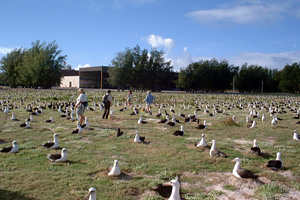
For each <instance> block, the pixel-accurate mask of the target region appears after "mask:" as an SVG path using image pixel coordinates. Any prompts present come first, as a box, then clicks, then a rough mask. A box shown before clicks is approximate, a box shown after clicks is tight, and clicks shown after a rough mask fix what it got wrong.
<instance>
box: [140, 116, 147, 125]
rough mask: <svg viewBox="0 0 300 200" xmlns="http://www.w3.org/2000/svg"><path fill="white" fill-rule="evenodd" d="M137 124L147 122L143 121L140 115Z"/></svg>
mask: <svg viewBox="0 0 300 200" xmlns="http://www.w3.org/2000/svg"><path fill="white" fill-rule="evenodd" d="M138 124H147V122H146V121H143V118H142V116H141V117H140V119H139V120H138Z"/></svg>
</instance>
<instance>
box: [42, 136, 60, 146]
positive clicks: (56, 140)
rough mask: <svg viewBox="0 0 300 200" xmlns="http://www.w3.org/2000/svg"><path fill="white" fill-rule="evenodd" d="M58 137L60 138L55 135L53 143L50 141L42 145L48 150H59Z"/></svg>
mask: <svg viewBox="0 0 300 200" xmlns="http://www.w3.org/2000/svg"><path fill="white" fill-rule="evenodd" d="M57 137H58V134H57V133H55V134H54V140H53V142H51V141H48V142H46V143H44V144H42V146H44V147H45V148H47V149H56V148H58V147H59V142H58V139H57Z"/></svg>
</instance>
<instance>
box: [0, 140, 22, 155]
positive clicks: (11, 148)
mask: <svg viewBox="0 0 300 200" xmlns="http://www.w3.org/2000/svg"><path fill="white" fill-rule="evenodd" d="M0 152H3V153H17V152H19V145H18V143H17V141H13V142H12V146H9V147H4V148H3V149H0Z"/></svg>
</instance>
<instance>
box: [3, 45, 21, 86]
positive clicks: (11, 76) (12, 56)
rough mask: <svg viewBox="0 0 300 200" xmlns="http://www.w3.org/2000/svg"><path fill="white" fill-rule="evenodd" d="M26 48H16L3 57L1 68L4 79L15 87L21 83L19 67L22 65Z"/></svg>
mask: <svg viewBox="0 0 300 200" xmlns="http://www.w3.org/2000/svg"><path fill="white" fill-rule="evenodd" d="M24 53H25V50H24V49H23V48H19V49H14V50H12V51H11V52H10V53H8V54H7V55H6V56H4V57H2V59H1V61H0V63H1V70H2V71H3V74H2V76H3V77H2V79H4V80H3V81H4V82H5V83H6V84H8V85H9V86H10V87H12V88H15V87H16V86H17V85H18V84H20V80H19V78H20V73H19V68H20V66H22V63H23V58H24Z"/></svg>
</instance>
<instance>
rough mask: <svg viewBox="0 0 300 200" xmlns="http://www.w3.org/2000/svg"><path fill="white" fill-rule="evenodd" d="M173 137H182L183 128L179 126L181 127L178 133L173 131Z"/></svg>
mask: <svg viewBox="0 0 300 200" xmlns="http://www.w3.org/2000/svg"><path fill="white" fill-rule="evenodd" d="M173 135H175V136H183V135H184V130H183V126H182V125H181V126H180V131H175V132H174V133H173Z"/></svg>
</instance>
